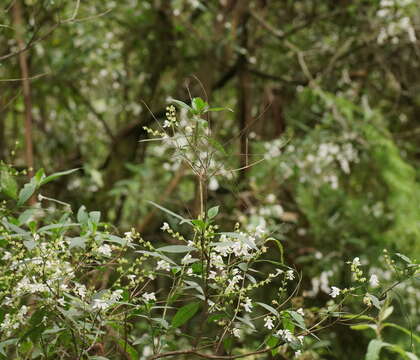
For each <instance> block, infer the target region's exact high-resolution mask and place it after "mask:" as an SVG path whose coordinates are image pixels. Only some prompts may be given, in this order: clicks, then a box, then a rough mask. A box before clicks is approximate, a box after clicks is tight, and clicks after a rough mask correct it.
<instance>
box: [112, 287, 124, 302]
mask: <svg viewBox="0 0 420 360" xmlns="http://www.w3.org/2000/svg"><path fill="white" fill-rule="evenodd" d="M122 293H123V291H122V290H121V289H118V290H115V291H114V292H113V293H112V294H111V301H118V300H120V299H121V298H122Z"/></svg>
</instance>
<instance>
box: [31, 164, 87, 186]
mask: <svg viewBox="0 0 420 360" xmlns="http://www.w3.org/2000/svg"><path fill="white" fill-rule="evenodd" d="M79 169H80V168H77V169H71V170H66V171H60V172H57V173H54V174H51V175H49V176H47V177H45V178H43V179H42V180H41V182H40V183H39V185H40V186H41V185H45V184H47V183H49V182H51V181H53V180H55V179H57V178H59V177H61V176H64V175H69V174H72V173H74V172H76V171H77V170H79Z"/></svg>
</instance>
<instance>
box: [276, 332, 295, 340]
mask: <svg viewBox="0 0 420 360" xmlns="http://www.w3.org/2000/svg"><path fill="white" fill-rule="evenodd" d="M276 335H278V336H280V337H281V338H282V339H283V340H284V341H286V342H292V341H293V340H294V338H295V337H294V336H293V334H292V333H291V332H290V330H279V331H277V333H276Z"/></svg>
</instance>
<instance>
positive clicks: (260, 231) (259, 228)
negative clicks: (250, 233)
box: [255, 225, 266, 236]
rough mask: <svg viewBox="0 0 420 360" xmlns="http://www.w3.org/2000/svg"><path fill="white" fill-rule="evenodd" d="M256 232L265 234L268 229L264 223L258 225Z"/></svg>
mask: <svg viewBox="0 0 420 360" xmlns="http://www.w3.org/2000/svg"><path fill="white" fill-rule="evenodd" d="M255 233H256V235H257V236H263V235H264V234H265V233H266V230H265V229H264V227H263V226H262V225H258V226H257V227H256V228H255Z"/></svg>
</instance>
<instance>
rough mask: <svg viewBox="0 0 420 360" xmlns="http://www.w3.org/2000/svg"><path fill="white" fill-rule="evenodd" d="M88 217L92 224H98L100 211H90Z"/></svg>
mask: <svg viewBox="0 0 420 360" xmlns="http://www.w3.org/2000/svg"><path fill="white" fill-rule="evenodd" d="M89 218H90V220H91V221H92V222H93V223H94V224H98V223H99V220H100V219H101V212H100V211H91V212H90V213H89Z"/></svg>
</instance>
